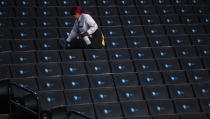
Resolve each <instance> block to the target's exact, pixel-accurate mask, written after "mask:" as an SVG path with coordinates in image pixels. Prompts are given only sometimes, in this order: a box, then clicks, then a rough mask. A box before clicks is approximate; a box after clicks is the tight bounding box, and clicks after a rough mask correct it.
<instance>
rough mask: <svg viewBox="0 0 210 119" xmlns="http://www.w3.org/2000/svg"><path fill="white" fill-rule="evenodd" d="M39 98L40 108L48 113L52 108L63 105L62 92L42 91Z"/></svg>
mask: <svg viewBox="0 0 210 119" xmlns="http://www.w3.org/2000/svg"><path fill="white" fill-rule="evenodd" d="M38 95H39V96H40V106H41V110H42V111H49V110H50V109H52V108H53V107H56V106H60V105H65V104H66V103H65V98H64V94H63V92H62V91H42V92H39V94H38Z"/></svg>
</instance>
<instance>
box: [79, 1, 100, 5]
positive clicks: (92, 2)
mask: <svg viewBox="0 0 210 119" xmlns="http://www.w3.org/2000/svg"><path fill="white" fill-rule="evenodd" d="M78 3H79V5H80V6H96V1H95V0H78Z"/></svg>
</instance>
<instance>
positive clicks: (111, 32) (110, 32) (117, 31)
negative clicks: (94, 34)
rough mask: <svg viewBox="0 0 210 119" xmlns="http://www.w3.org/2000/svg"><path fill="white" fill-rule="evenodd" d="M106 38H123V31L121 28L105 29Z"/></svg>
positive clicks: (103, 29)
mask: <svg viewBox="0 0 210 119" xmlns="http://www.w3.org/2000/svg"><path fill="white" fill-rule="evenodd" d="M102 31H103V34H104V37H117V36H118V37H122V36H123V31H122V28H121V27H103V28H102Z"/></svg>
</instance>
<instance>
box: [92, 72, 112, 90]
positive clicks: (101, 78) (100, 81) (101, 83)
mask: <svg viewBox="0 0 210 119" xmlns="http://www.w3.org/2000/svg"><path fill="white" fill-rule="evenodd" d="M88 78H89V82H90V86H91V88H101V87H102V88H103V87H114V82H113V79H112V76H111V75H110V74H100V75H89V76H88Z"/></svg>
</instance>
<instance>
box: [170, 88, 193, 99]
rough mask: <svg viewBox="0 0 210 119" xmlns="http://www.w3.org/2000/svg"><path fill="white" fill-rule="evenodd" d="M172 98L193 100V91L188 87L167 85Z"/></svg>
mask: <svg viewBox="0 0 210 119" xmlns="http://www.w3.org/2000/svg"><path fill="white" fill-rule="evenodd" d="M169 92H170V95H171V97H172V98H175V99H176V98H193V97H194V94H193V90H192V88H191V86H190V85H169Z"/></svg>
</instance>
